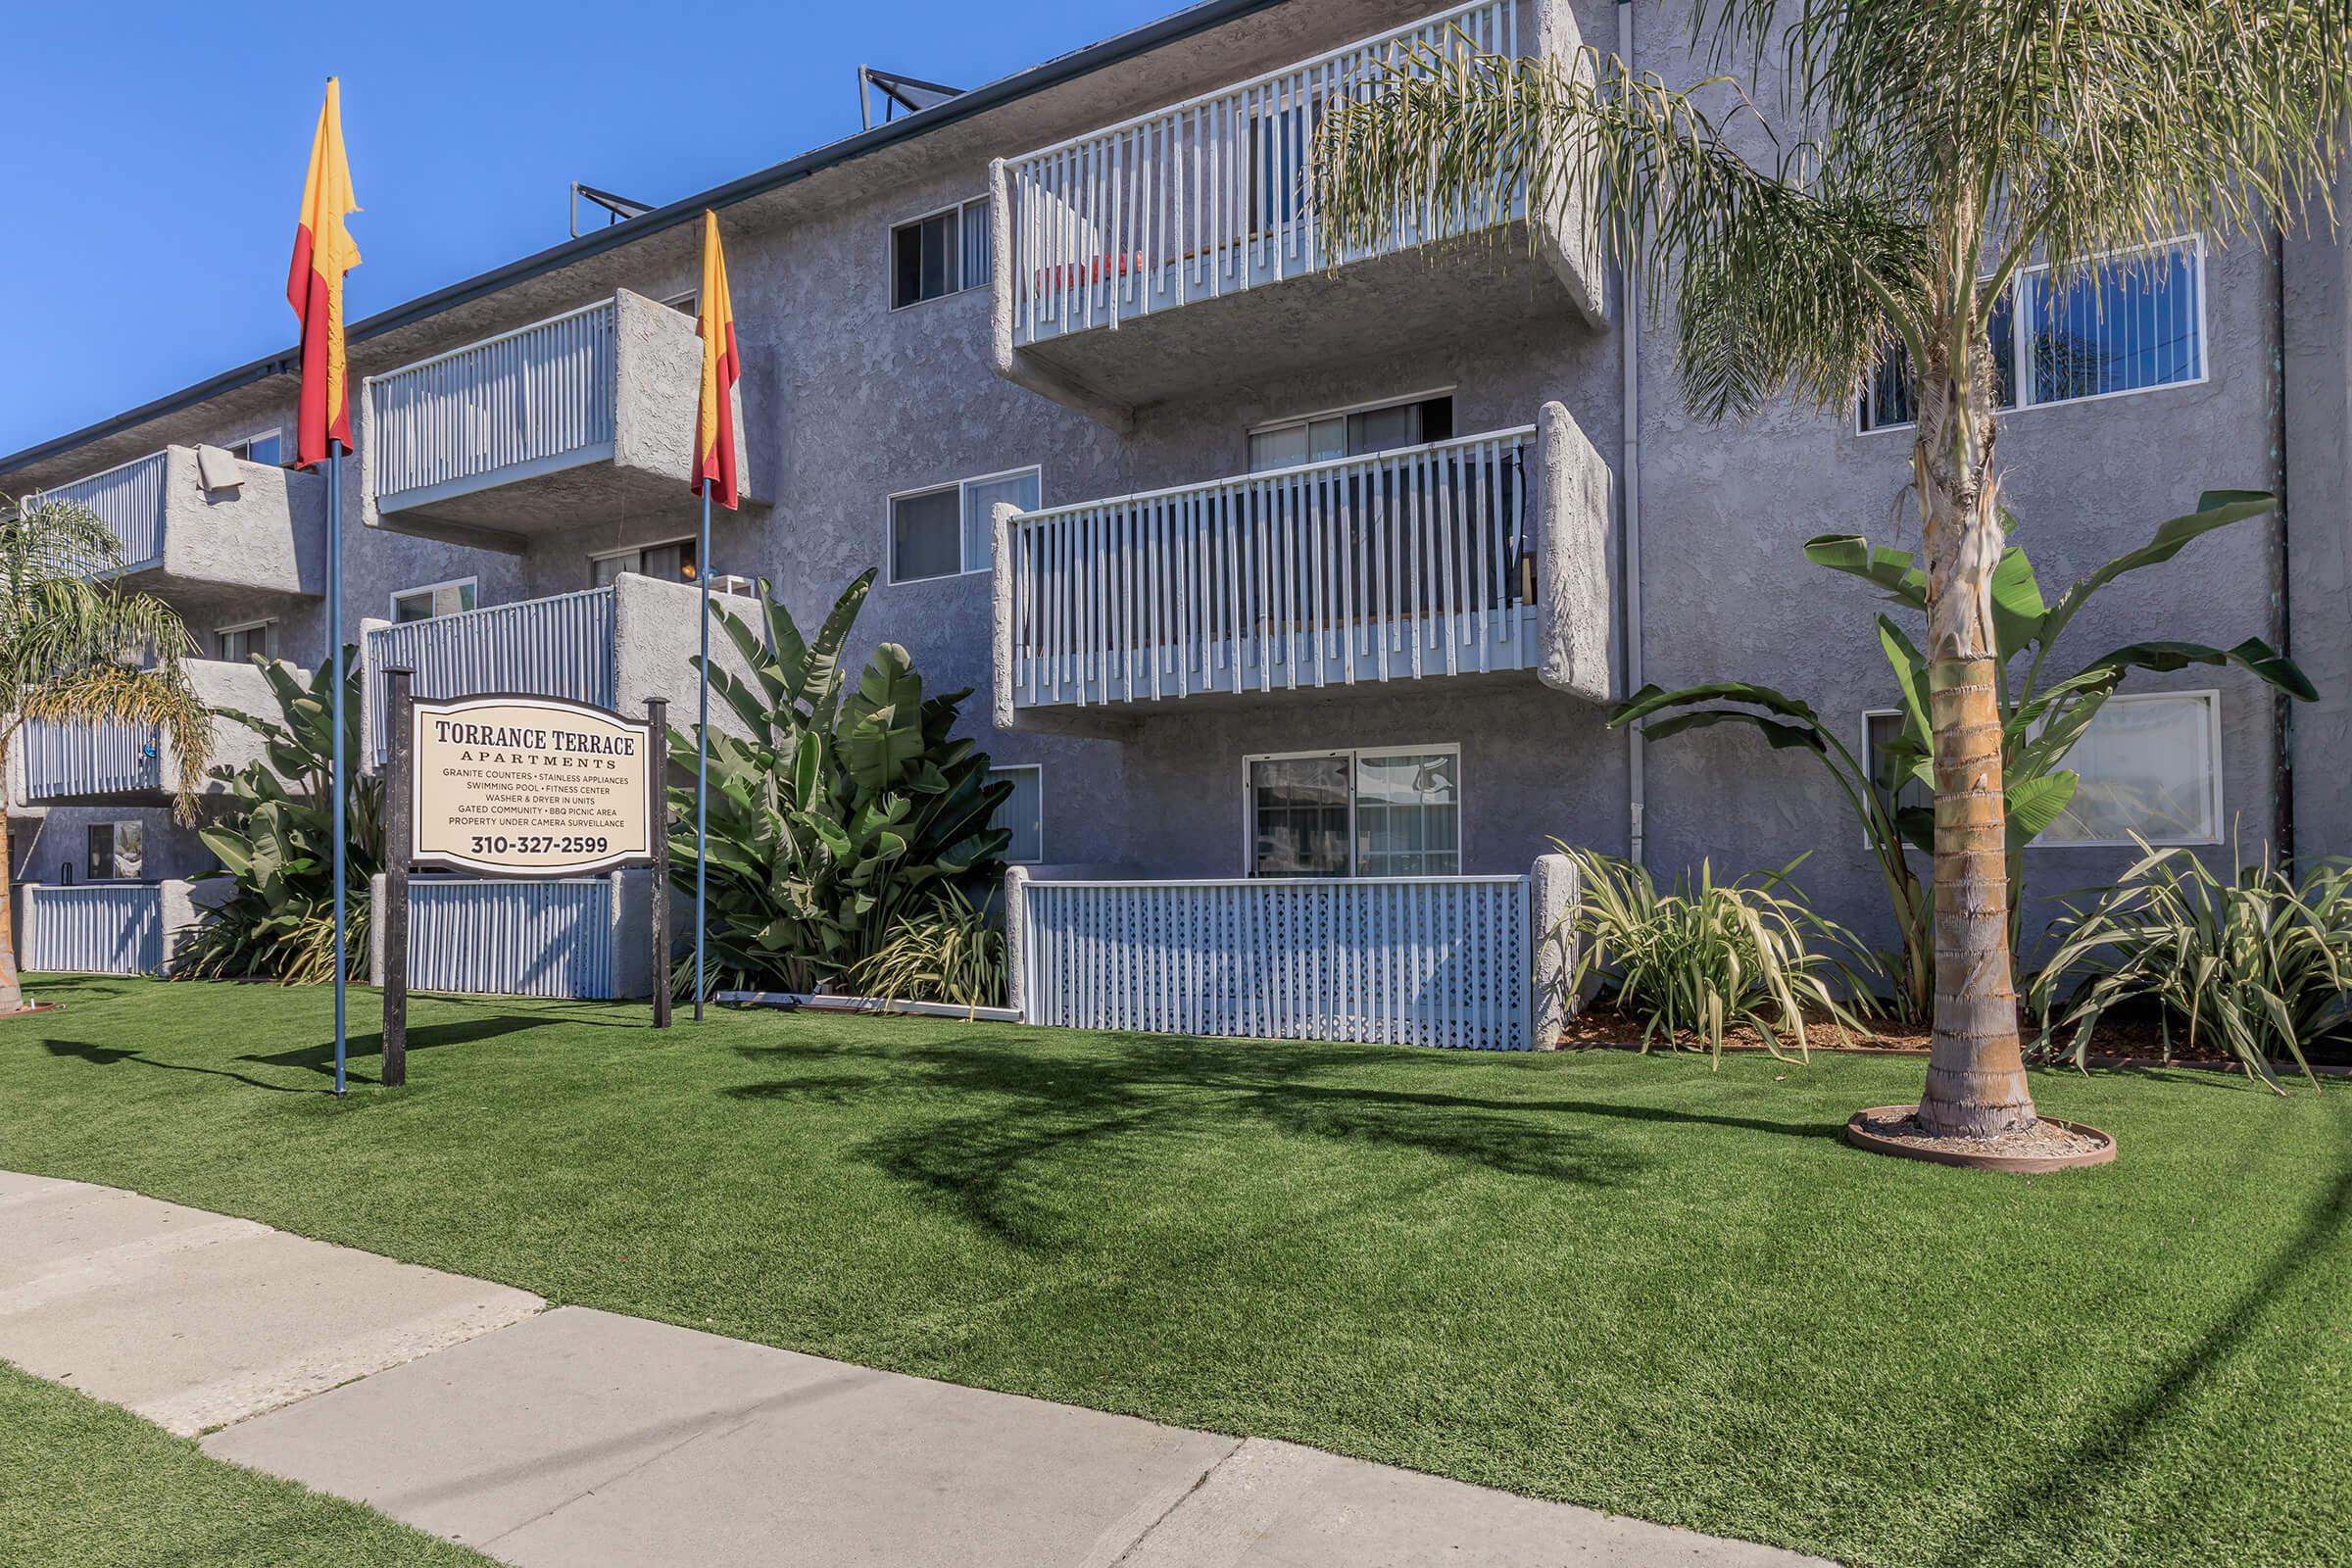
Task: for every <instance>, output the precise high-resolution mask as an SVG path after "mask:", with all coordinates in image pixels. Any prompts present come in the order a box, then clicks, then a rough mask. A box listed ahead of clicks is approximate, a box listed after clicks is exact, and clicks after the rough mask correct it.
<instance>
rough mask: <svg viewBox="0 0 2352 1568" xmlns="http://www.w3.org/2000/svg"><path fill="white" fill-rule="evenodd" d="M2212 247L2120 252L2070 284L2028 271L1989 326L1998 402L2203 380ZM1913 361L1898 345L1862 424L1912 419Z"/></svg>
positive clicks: (2190, 244)
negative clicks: (1908, 377)
mask: <svg viewBox="0 0 2352 1568" xmlns="http://www.w3.org/2000/svg"><path fill="white" fill-rule="evenodd" d="M2204 280H2205V249H2204V244H2203V242H2202V241H2201V240H2198V239H2196V238H2193V237H2192V238H2189V239H2182V240H2175V241H2173V242H2171V243H2170V244H2166V245H2160V246H2157V247H2155V248H2154V249H2152V250H2147V251H2137V252H2132V253H2131V254H2129V255H2121V256H2117V257H2114V258H2113V259H2111V260H2109V261H2106V262H2102V263H2101V264H2099V266H2098V267H2096V268H2095V269H2093V270H2091V271H2090V272H2089V273H2087V274H2085V275H2084V276H2082V277H2080V278H2078V279H2076V280H2075V281H2073V282H2072V283H2069V284H2068V285H2067V286H2066V287H2065V288H2063V289H2061V288H2059V287H2058V286H2057V285H2056V284H2055V283H2053V282H2052V281H2051V278H2050V274H2049V269H2047V268H2046V267H2032V268H2028V269H2026V270H2024V271H2023V272H2021V273H2020V274H2019V276H2018V281H2017V283H2016V285H2015V286H2014V287H2012V288H2010V289H2009V290H2008V291H2007V292H2005V293H2004V294H2003V295H2002V296H2001V298H2000V300H1999V301H1998V302H1997V303H1996V304H1995V305H1994V307H1993V313H1992V319H1991V321H1990V322H1989V323H1988V326H1987V330H1986V337H1987V339H1988V344H1989V347H1990V348H1991V350H1992V358H1993V368H1994V371H1995V374H1996V378H1997V379H1996V383H1995V396H1994V401H1995V403H1996V405H1997V406H1998V407H2000V408H2004V409H2011V408H2038V407H2040V406H2041V405H2043V404H2045V403H2073V402H2079V401H2081V400H2082V399H2083V398H2103V397H2113V396H2115V395H2117V394H2118V393H2123V392H2142V391H2146V390H2147V389H2148V388H2150V387H2159V386H2180V385H2183V384H2186V383H2189V382H2194V381H2202V380H2204V379H2205V288H2204ZM2021 301H2022V302H2023V303H2022V309H2021V308H2019V307H2020V302H2021ZM1907 365H1908V358H1907V356H1906V354H1905V353H1904V351H1903V350H1901V349H1900V348H1898V349H1896V350H1895V352H1894V353H1893V354H1891V355H1889V356H1888V358H1887V362H1886V363H1885V364H1884V365H1882V366H1880V367H1879V368H1878V369H1877V370H1876V371H1875V372H1874V373H1873V374H1872V375H1871V378H1870V383H1869V384H1868V385H1867V386H1865V387H1864V388H1863V390H1862V417H1861V425H1862V428H1863V429H1865V430H1885V429H1891V428H1893V427H1895V426H1897V425H1906V424H1909V423H1910V422H1911V418H1912V415H1911V407H1910V400H1909V396H1908V394H1907V392H1906V391H1905V388H1904V385H1903V378H1904V375H1905V373H1906V368H1907ZM2021 367H2022V368H2023V372H2022V373H2021V370H2020V368H2021Z"/></svg>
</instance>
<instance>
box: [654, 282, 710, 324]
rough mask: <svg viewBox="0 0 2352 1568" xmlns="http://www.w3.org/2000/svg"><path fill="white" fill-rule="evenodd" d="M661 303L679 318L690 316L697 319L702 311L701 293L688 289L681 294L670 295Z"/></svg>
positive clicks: (697, 290) (698, 290)
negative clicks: (679, 316)
mask: <svg viewBox="0 0 2352 1568" xmlns="http://www.w3.org/2000/svg"><path fill="white" fill-rule="evenodd" d="M662 304H664V305H666V306H668V307H669V308H670V309H671V310H673V311H676V312H677V313H678V314H679V315H681V316H692V317H695V318H697V319H700V318H701V316H702V310H703V291H702V290H701V289H699V288H690V289H688V290H687V291H686V292H685V293H683V294H672V295H671V296H670V297H669V298H667V299H665V300H663V301H662Z"/></svg>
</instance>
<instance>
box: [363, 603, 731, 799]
mask: <svg viewBox="0 0 2352 1568" xmlns="http://www.w3.org/2000/svg"><path fill="white" fill-rule="evenodd" d="M700 597H701V593H700V590H698V589H696V588H695V587H693V586H692V585H690V584H687V583H678V582H662V581H659V580H657V579H655V578H652V577H641V576H638V575H637V574H636V573H634V572H624V573H622V574H621V576H620V577H619V578H618V579H617V580H616V581H614V582H613V585H612V586H611V587H608V588H591V589H586V590H584V591H582V592H580V593H574V594H557V595H555V596H553V597H551V598H547V599H525V600H521V601H519V602H517V603H515V604H512V605H493V606H490V607H489V608H487V609H483V610H468V611H466V612H463V613H459V614H455V615H436V616H434V617H433V618H432V619H430V620H415V621H410V622H407V623H406V624H404V625H397V626H396V625H391V624H388V623H386V622H384V621H380V620H370V621H368V622H366V623H364V625H363V628H362V636H361V655H360V658H361V668H362V671H363V682H364V689H365V691H366V692H367V703H368V732H367V733H368V741H367V746H368V756H369V757H370V758H372V759H373V760H374V763H375V765H377V766H381V765H382V763H383V760H384V758H385V756H386V747H387V745H388V744H389V742H388V730H387V727H386V726H387V725H388V723H389V719H390V701H391V686H390V682H389V678H388V677H387V676H386V674H385V671H386V670H389V669H394V668H405V669H408V670H411V671H413V672H414V673H413V675H412V677H411V681H410V688H409V689H410V690H411V691H412V692H413V693H415V694H416V695H417V696H418V697H442V698H446V697H471V696H476V695H479V694H482V693H487V692H500V693H526V694H528V695H531V696H535V697H564V698H569V699H570V700H571V701H573V702H578V703H588V704H592V705H593V706H595V707H598V708H608V709H612V710H613V711H615V712H618V713H621V714H624V715H626V716H630V717H637V716H641V715H643V713H644V712H645V705H646V701H647V699H649V698H654V697H663V698H667V699H668V700H669V702H670V704H671V705H672V707H671V721H672V722H673V723H676V724H679V725H682V726H689V727H690V726H691V725H692V724H693V722H694V711H693V709H694V701H695V691H696V677H695V672H694V665H693V662H692V661H693V658H694V655H695V654H696V653H697V652H698V650H699V647H700V637H699V634H698V633H697V631H696V627H695V620H696V614H697V606H698V601H699V600H700ZM728 602H729V601H725V600H722V601H721V603H722V604H724V603H728ZM732 603H733V605H734V613H736V614H737V615H739V616H742V617H744V618H746V619H748V620H750V621H751V622H752V624H753V625H755V626H757V625H759V624H760V614H759V609H758V606H757V604H756V603H754V602H750V601H732ZM716 613H717V612H716V611H715V610H714V611H713V622H712V625H711V657H712V658H713V659H714V660H716V661H718V662H722V663H724V664H725V665H726V666H727V667H729V668H734V669H737V670H738V671H739V672H740V671H741V669H742V666H741V663H740V662H739V661H738V660H737V659H736V658H735V649H734V645H733V643H732V642H730V641H729V640H728V638H727V635H726V633H725V631H724V630H723V628H721V627H720V626H719V625H718V624H717V622H716ZM725 706H726V705H725V704H723V703H713V704H712V705H711V710H712V711H711V720H712V723H713V724H714V725H718V726H720V727H724V728H727V729H729V730H730V731H735V730H736V720H735V719H734V715H733V714H732V712H731V711H724V712H722V710H724V709H725Z"/></svg>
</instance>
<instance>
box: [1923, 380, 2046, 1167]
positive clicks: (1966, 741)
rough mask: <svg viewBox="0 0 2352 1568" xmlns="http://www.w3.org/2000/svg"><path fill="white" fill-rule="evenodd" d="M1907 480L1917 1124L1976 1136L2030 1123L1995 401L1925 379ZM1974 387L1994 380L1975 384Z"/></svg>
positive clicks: (1936, 1130)
mask: <svg viewBox="0 0 2352 1568" xmlns="http://www.w3.org/2000/svg"><path fill="white" fill-rule="evenodd" d="M1921 379H1922V382H1923V391H1924V393H1925V395H1924V396H1923V397H1922V398H1921V407H1920V420H1919V440H1918V445H1917V446H1916V447H1915V448H1914V451H1913V464H1914V474H1915V477H1916V479H1917V482H1918V486H1919V499H1920V508H1921V512H1922V518H1923V523H1924V530H1925V533H1926V542H1927V573H1928V649H1927V653H1928V717H1929V721H1930V724H1931V726H1932V727H1933V729H1934V731H1935V751H1936V760H1935V771H1936V1026H1935V1035H1934V1039H1933V1043H1932V1045H1931V1046H1930V1048H1929V1054H1928V1085H1927V1092H1926V1093H1925V1094H1924V1095H1923V1096H1922V1097H1921V1098H1920V1103H1919V1120H1920V1125H1921V1126H1923V1127H1924V1128H1926V1129H1927V1130H1928V1131H1930V1132H1934V1133H1941V1134H1946V1135H1956V1136H1962V1137H1983V1136H1987V1135H1990V1134H1993V1133H1998V1132H2005V1131H2009V1130H2011V1129H2014V1128H2021V1127H2031V1126H2033V1125H2034V1119H2035V1118H2034V1100H2033V1096H2032V1095H2031V1094H2029V1093H2028V1092H2027V1088H2026V1067H2025V1058H2024V1054H2023V1053H2022V1051H2021V1049H2020V1046H2019V1043H2018V1036H2017V989H2016V981H2015V976H2014V973H2013V971H2012V967H2011V962H2012V960H2011V954H2010V943H2009V862H2008V842H2007V841H2008V810H2007V803H2006V801H2005V799H2004V797H2003V794H2002V778H2001V704H2000V661H1999V655H1998V645H1997V643H1996V642H1995V640H1994V636H1993V628H1992V570H1993V567H1994V566H1995V565H1996V564H1998V563H1999V562H2000V559H2001V548H2002V543H2003V540H2002V529H2001V522H2000V511H1999V507H1998V505H1997V502H1996V499H1995V496H1996V488H1997V485H1996V480H1995V477H1994V472H1993V466H1992V445H1993V421H1992V411H1991V407H1990V402H1991V400H1990V397H1989V396H1988V395H1985V393H1983V392H1981V393H1980V398H1981V402H1982V406H1981V407H1976V408H1971V407H1970V406H1969V402H1970V401H1972V400H1969V399H1968V398H1967V396H1966V393H1965V392H1964V391H1963V390H1962V388H1961V386H1960V385H1958V384H1957V383H1956V382H1955V380H1954V378H1953V377H1952V376H1951V375H1950V374H1949V373H1948V369H1947V368H1946V367H1944V366H1941V365H1937V366H1933V367H1931V368H1930V369H1929V373H1928V374H1927V375H1926V376H1923V377H1922V378H1921ZM1970 379H1971V380H1972V381H1974V382H1975V384H1976V385H1977V386H1978V387H1979V388H1985V387H1987V386H1988V382H1989V377H1988V376H1985V375H1978V376H1973V377H1971V378H1970Z"/></svg>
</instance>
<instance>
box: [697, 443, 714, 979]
mask: <svg viewBox="0 0 2352 1568" xmlns="http://www.w3.org/2000/svg"><path fill="white" fill-rule="evenodd" d="M717 482H718V481H717V480H715V479H711V478H705V479H704V480H703V536H702V541H701V543H700V545H699V546H698V547H697V549H696V551H695V557H694V561H695V568H694V569H695V576H696V578H697V580H699V581H700V582H701V583H702V587H703V661H702V663H701V664H700V665H699V666H697V669H696V673H697V674H698V675H699V676H700V677H701V678H700V679H699V680H697V681H696V683H695V684H696V687H697V691H696V693H695V702H696V711H695V724H694V1021H695V1022H696V1023H701V1022H702V1021H703V923H704V912H703V904H704V900H705V899H706V897H707V896H708V894H709V885H710V881H711V783H710V773H711V486H712V485H714V484H716V483H717Z"/></svg>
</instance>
